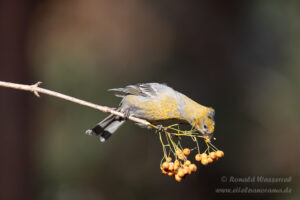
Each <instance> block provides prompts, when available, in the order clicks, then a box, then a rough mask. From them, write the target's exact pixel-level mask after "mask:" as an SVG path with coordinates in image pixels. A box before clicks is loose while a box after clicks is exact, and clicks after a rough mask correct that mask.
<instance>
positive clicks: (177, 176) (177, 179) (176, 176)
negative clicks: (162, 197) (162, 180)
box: [175, 174, 182, 182]
mask: <svg viewBox="0 0 300 200" xmlns="http://www.w3.org/2000/svg"><path fill="white" fill-rule="evenodd" d="M175 180H176V181H178V182H180V181H181V180H182V178H181V177H180V176H179V175H178V174H176V175H175Z"/></svg>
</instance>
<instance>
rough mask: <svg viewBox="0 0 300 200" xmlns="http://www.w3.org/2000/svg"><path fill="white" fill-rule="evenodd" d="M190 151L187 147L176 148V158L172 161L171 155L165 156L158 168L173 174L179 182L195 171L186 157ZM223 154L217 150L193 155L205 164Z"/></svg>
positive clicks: (194, 167) (169, 174) (170, 174)
mask: <svg viewBox="0 0 300 200" xmlns="http://www.w3.org/2000/svg"><path fill="white" fill-rule="evenodd" d="M190 153H191V150H190V149H189V148H185V149H183V150H180V149H177V151H176V152H175V155H176V156H175V157H176V160H175V161H174V162H172V158H171V157H167V158H166V159H165V161H164V162H163V163H162V164H161V166H160V169H161V171H162V173H163V174H167V175H168V176H174V178H175V180H176V181H178V182H180V181H181V180H182V179H183V178H184V177H186V176H187V175H189V174H191V173H192V172H196V171H197V166H196V165H195V164H193V163H191V161H190V160H188V159H187V156H188V155H190ZM223 156H224V152H223V151H220V150H217V151H213V152H210V153H209V155H207V154H206V153H202V154H199V153H198V154H196V156H195V160H196V161H198V162H200V161H201V164H202V165H207V164H208V163H211V162H213V161H214V160H218V159H219V158H221V157H223Z"/></svg>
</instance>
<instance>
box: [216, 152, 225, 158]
mask: <svg viewBox="0 0 300 200" xmlns="http://www.w3.org/2000/svg"><path fill="white" fill-rule="evenodd" d="M216 156H217V157H218V158H222V157H223V156H224V152H223V151H221V150H218V151H216Z"/></svg>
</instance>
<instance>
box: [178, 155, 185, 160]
mask: <svg viewBox="0 0 300 200" xmlns="http://www.w3.org/2000/svg"><path fill="white" fill-rule="evenodd" d="M177 156H178V159H179V160H184V159H185V158H186V157H185V156H184V154H183V153H181V154H179V155H177Z"/></svg>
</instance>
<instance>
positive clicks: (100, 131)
mask: <svg viewBox="0 0 300 200" xmlns="http://www.w3.org/2000/svg"><path fill="white" fill-rule="evenodd" d="M124 122H125V120H124V119H123V118H121V117H118V116H115V115H113V114H110V115H109V116H108V117H106V118H105V119H104V120H102V121H101V122H99V123H98V124H97V125H96V126H95V127H94V128H92V129H88V130H86V132H85V134H87V135H93V136H100V138H99V139H100V141H101V142H105V141H106V140H107V139H108V138H109V137H110V136H111V135H112V134H113V133H114V132H115V131H116V130H117V129H118V128H119V127H120V126H122V124H123V123H124Z"/></svg>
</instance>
